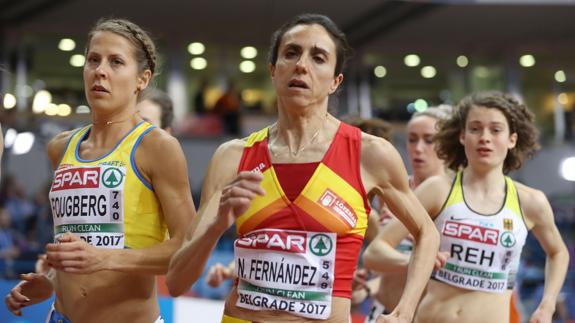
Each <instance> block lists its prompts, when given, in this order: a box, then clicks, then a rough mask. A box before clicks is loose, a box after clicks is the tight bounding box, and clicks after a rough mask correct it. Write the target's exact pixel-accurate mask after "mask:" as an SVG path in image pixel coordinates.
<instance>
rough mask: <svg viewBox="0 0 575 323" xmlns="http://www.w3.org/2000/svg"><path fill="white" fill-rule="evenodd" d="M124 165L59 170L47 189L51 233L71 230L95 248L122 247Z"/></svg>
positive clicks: (58, 233)
mask: <svg viewBox="0 0 575 323" xmlns="http://www.w3.org/2000/svg"><path fill="white" fill-rule="evenodd" d="M125 174H126V170H125V168H124V167H113V166H105V165H101V166H91V167H68V168H63V169H59V170H57V171H56V173H55V175H54V181H53V183H52V187H51V189H50V206H51V208H52V216H53V219H54V235H55V237H56V238H57V237H58V236H60V235H62V234H64V233H65V232H71V233H74V234H75V235H77V236H79V237H80V238H82V239H83V240H84V241H86V242H88V243H89V244H91V245H94V246H96V247H103V248H119V249H121V248H124V208H123V200H124V199H123V193H124V183H125V177H126V175H125Z"/></svg>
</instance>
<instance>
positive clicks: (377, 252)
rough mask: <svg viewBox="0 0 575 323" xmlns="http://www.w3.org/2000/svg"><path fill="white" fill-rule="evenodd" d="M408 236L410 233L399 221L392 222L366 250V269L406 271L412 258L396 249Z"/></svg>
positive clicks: (364, 262)
mask: <svg viewBox="0 0 575 323" xmlns="http://www.w3.org/2000/svg"><path fill="white" fill-rule="evenodd" d="M408 235H409V231H407V229H406V228H405V226H404V225H403V224H401V222H399V220H397V219H393V220H391V221H390V222H389V223H388V224H386V225H385V227H383V230H381V231H380V232H379V234H378V235H377V237H376V238H375V239H373V240H372V241H371V243H370V244H369V246H368V247H367V249H366V250H365V253H364V254H363V264H364V266H365V268H367V269H370V270H375V271H378V272H404V271H406V270H407V266H408V265H409V259H410V256H409V255H406V254H404V253H401V252H399V251H397V250H396V249H395V247H396V246H397V245H398V244H399V242H400V241H401V240H402V239H404V238H405V237H407V236H408Z"/></svg>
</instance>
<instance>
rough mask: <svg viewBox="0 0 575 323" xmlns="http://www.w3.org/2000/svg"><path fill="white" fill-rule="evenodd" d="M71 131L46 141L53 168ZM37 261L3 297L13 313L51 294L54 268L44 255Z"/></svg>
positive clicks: (62, 152) (20, 311)
mask: <svg viewBox="0 0 575 323" xmlns="http://www.w3.org/2000/svg"><path fill="white" fill-rule="evenodd" d="M72 133H73V132H72V131H66V132H62V133H60V134H58V135H56V136H55V137H54V138H52V139H51V140H50V142H49V143H48V145H47V147H46V149H47V150H48V159H49V160H50V163H51V164H52V168H53V169H56V168H57V167H58V164H59V163H60V159H62V156H63V154H64V149H66V145H67V144H68V140H70V136H71V135H72ZM38 263H39V264H40V266H38ZM38 263H37V269H36V273H28V274H23V275H22V276H21V279H22V280H20V282H19V283H18V284H17V285H16V286H14V287H13V288H12V289H11V290H10V292H9V293H8V294H7V295H6V297H5V298H4V303H5V304H6V307H7V308H8V309H9V310H10V312H12V313H13V314H14V315H18V316H20V315H22V308H24V307H26V306H30V305H33V304H37V303H41V302H43V301H45V300H47V299H48V298H50V296H52V292H53V291H54V288H53V285H54V284H55V283H56V282H55V272H54V269H53V268H46V267H45V264H46V260H45V256H44V257H41V258H40V259H39V260H38ZM39 269H41V270H39Z"/></svg>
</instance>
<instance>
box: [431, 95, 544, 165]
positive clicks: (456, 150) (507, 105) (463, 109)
mask: <svg viewBox="0 0 575 323" xmlns="http://www.w3.org/2000/svg"><path fill="white" fill-rule="evenodd" d="M473 107H484V108H490V109H497V110H499V111H501V112H502V113H503V115H504V116H505V119H507V123H508V125H509V133H510V134H512V133H517V143H516V145H515V147H514V148H513V149H510V150H509V152H508V153H507V156H506V157H505V161H504V163H503V173H505V174H507V173H509V172H510V171H512V170H516V169H519V168H521V165H522V164H523V161H524V160H525V159H527V158H531V157H533V154H534V153H535V152H536V151H537V150H538V149H539V143H538V137H539V131H538V130H537V128H536V127H535V124H534V119H535V117H534V116H533V113H531V111H529V110H528V109H527V106H525V104H522V103H520V102H519V101H517V100H516V99H515V98H513V97H512V96H511V95H509V94H505V93H501V92H496V91H493V92H491V91H490V92H479V93H474V94H472V95H469V96H467V97H465V98H463V99H462V100H461V102H459V104H458V105H457V107H456V108H455V110H454V111H453V114H452V115H451V118H449V119H447V120H445V121H439V132H438V133H437V135H435V140H436V146H435V149H436V150H437V156H439V158H441V159H443V160H445V163H446V165H447V166H448V167H449V168H450V169H452V170H454V171H457V170H458V169H459V168H460V167H465V166H467V157H466V156H465V148H464V147H463V146H462V145H461V143H460V142H459V135H460V134H461V132H462V131H464V130H465V123H466V122H467V116H468V115H469V111H470V110H471V108H473Z"/></svg>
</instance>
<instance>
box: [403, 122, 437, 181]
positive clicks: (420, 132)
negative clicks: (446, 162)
mask: <svg viewBox="0 0 575 323" xmlns="http://www.w3.org/2000/svg"><path fill="white" fill-rule="evenodd" d="M436 123H437V120H436V119H435V118H432V117H429V116H419V117H415V118H413V119H411V120H410V121H409V123H408V124H407V136H408V138H407V154H408V155H409V162H410V164H411V168H412V170H413V176H414V177H415V178H418V179H420V180H425V179H427V178H428V177H430V176H433V175H438V174H440V173H441V171H442V170H443V161H442V160H441V159H439V157H437V154H436V153H435V144H434V143H433V136H435V134H436V133H437V130H436V129H435V125H436Z"/></svg>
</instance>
